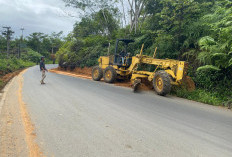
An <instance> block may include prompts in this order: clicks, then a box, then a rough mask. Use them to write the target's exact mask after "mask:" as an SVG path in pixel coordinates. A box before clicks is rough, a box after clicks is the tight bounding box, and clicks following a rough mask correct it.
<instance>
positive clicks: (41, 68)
mask: <svg viewBox="0 0 232 157" xmlns="http://www.w3.org/2000/svg"><path fill="white" fill-rule="evenodd" d="M43 69H44V70H46V68H45V63H44V61H40V70H43Z"/></svg>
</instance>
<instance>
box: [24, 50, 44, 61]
mask: <svg viewBox="0 0 232 157" xmlns="http://www.w3.org/2000/svg"><path fill="white" fill-rule="evenodd" d="M41 56H42V55H41V54H40V53H38V52H35V51H33V50H32V49H27V50H26V52H25V53H23V54H22V59H23V60H26V61H30V62H34V63H38V62H39V61H40V57H41Z"/></svg>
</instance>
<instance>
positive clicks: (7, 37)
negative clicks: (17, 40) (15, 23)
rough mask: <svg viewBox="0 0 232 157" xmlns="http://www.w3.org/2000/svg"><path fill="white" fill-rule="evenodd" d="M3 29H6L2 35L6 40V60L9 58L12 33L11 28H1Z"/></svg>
mask: <svg viewBox="0 0 232 157" xmlns="http://www.w3.org/2000/svg"><path fill="white" fill-rule="evenodd" d="M2 28H4V29H6V31H4V32H3V33H2V34H3V35H5V36H6V40H7V58H9V55H10V39H11V35H12V34H13V33H14V32H13V31H12V30H11V27H2Z"/></svg>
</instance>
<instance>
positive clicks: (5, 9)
mask: <svg viewBox="0 0 232 157" xmlns="http://www.w3.org/2000/svg"><path fill="white" fill-rule="evenodd" d="M68 14H72V15H75V17H72V16H68ZM77 17H78V15H77V14H76V12H75V10H74V9H71V8H66V7H65V4H64V3H63V1H62V0H0V31H2V30H3V29H2V27H3V26H10V27H11V28H12V30H13V31H14V32H15V34H14V37H19V36H20V35H21V34H22V31H21V30H20V28H22V27H23V28H24V29H25V30H24V36H28V35H29V34H31V33H33V32H42V33H46V34H50V33H51V32H60V31H63V32H64V35H67V34H68V33H69V32H71V31H72V29H73V25H74V23H75V21H77V20H78V18H77Z"/></svg>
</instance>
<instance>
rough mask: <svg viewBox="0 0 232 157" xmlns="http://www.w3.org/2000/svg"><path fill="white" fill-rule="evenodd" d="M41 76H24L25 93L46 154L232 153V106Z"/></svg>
mask: <svg viewBox="0 0 232 157" xmlns="http://www.w3.org/2000/svg"><path fill="white" fill-rule="evenodd" d="M48 67H50V68H51V67H52V66H48ZM40 75H41V73H40V72H39V70H38V67H37V66H36V67H32V68H30V69H28V70H27V72H26V73H24V74H23V78H24V81H23V82H24V83H23V89H22V96H23V101H24V102H25V104H26V106H27V110H28V113H29V114H30V117H31V121H32V123H33V124H34V127H35V132H36V143H37V144H38V145H39V147H40V149H41V151H42V152H43V154H44V155H45V156H55V157H172V156H173V157H188V156H189V157H196V156H200V157H219V156H220V157H231V156H232V112H231V111H229V110H226V109H224V108H220V107H214V106H209V105H204V104H200V103H196V102H192V101H188V100H184V99H179V98H175V97H171V96H167V97H161V96H158V95H156V94H154V93H153V92H142V93H136V94H135V93H133V92H132V91H131V89H129V88H124V87H116V86H114V85H109V84H106V83H103V82H94V81H91V80H87V79H81V78H74V77H70V76H64V75H59V74H55V73H48V75H47V78H46V79H45V82H47V83H46V85H40V83H39V80H40Z"/></svg>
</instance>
